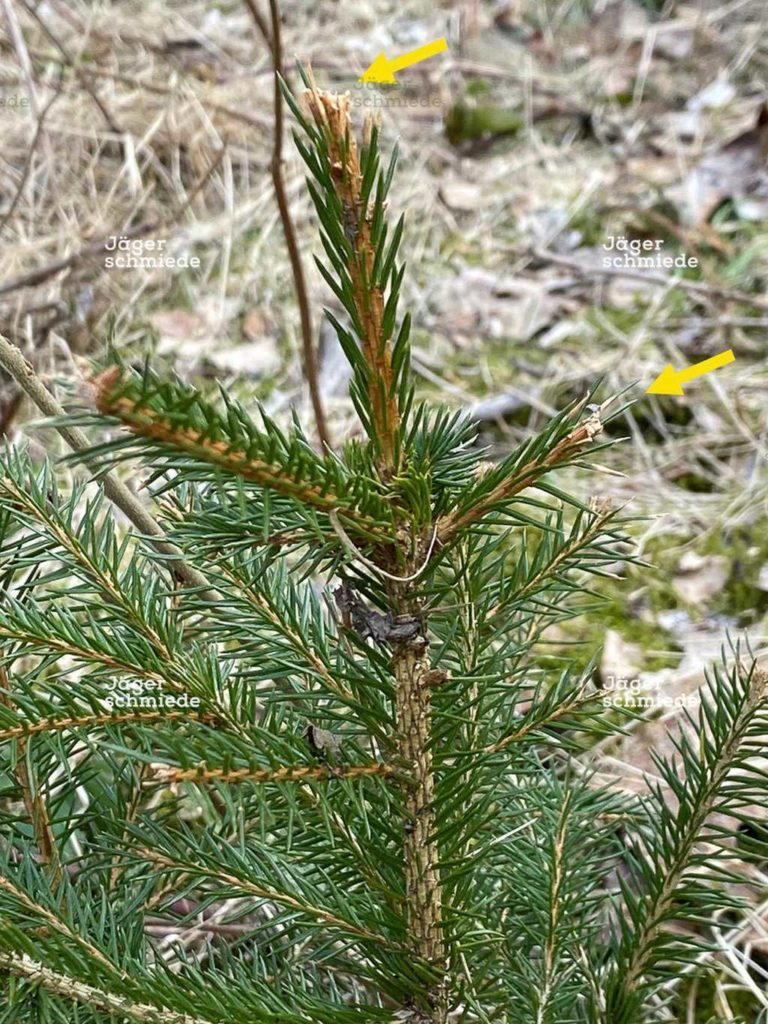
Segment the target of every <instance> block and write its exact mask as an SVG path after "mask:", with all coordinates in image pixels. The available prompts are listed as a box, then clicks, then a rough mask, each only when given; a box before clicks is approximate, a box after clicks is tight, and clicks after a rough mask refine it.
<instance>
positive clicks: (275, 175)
mask: <svg viewBox="0 0 768 1024" xmlns="http://www.w3.org/2000/svg"><path fill="white" fill-rule="evenodd" d="M246 7H247V8H248V10H249V11H250V13H251V16H252V18H253V20H254V22H255V23H256V27H257V28H258V30H259V32H260V33H261V34H262V36H263V38H264V41H265V42H266V44H267V46H268V47H269V48H270V53H271V55H272V67H273V71H274V79H275V84H274V94H273V104H274V115H275V127H274V140H273V148H272V159H271V161H270V172H271V175H272V184H273V186H274V189H275V199H276V200H277V207H278V210H279V212H280V223H281V224H282V226H283V234H284V236H285V244H286V247H287V249H288V258H289V260H290V263H291V273H292V274H293V281H294V286H295V288H296V301H297V302H298V306H299V318H300V320H301V339H302V351H303V356H304V375H305V377H306V380H307V387H308V388H309V396H310V400H311V402H312V409H313V412H314V415H315V424H316V426H317V436H318V439H319V441H320V444H321V445H322V446H323V447H324V448H328V449H330V448H332V447H333V444H332V440H331V435H330V433H329V430H328V421H327V418H326V415H325V409H324V408H323V401H322V397H321V395H320V373H319V368H318V362H317V345H316V344H315V339H314V336H313V333H312V316H311V313H310V309H309V296H308V294H307V282H306V279H305V277H304V265H303V263H302V259H301V253H300V252H299V246H298V242H297V240H296V229H295V228H294V225H293V220H292V218H291V209H290V205H289V203H288V195H287V192H286V188H285V180H284V178H283V138H284V136H285V128H284V110H283V93H282V90H281V86H280V80H281V78H284V77H285V76H284V74H283V44H282V38H281V35H280V10H279V8H278V5H277V0H269V13H270V21H271V23H272V27H271V30H270V28H269V26H268V25H267V23H266V21H265V19H264V18H263V16H262V14H261V12H260V11H259V9H258V7H257V5H256V2H255V0H246Z"/></svg>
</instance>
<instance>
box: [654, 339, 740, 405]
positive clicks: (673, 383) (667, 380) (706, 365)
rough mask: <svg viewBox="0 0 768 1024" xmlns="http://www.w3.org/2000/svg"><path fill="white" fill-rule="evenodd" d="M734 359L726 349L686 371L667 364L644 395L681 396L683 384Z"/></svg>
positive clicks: (731, 353) (729, 350)
mask: <svg viewBox="0 0 768 1024" xmlns="http://www.w3.org/2000/svg"><path fill="white" fill-rule="evenodd" d="M735 358H736V356H735V355H734V354H733V352H732V351H731V349H726V350H725V352H718V354H717V355H716V356H712V357H711V358H710V359H704V360H703V361H702V362H700V363H694V364H693V366H689V367H688V368H687V369H686V370H675V369H674V367H673V366H672V364H671V363H668V364H667V365H666V366H665V367H664V369H663V370H662V371H661V373H660V374H659V376H658V377H657V378H656V380H655V381H654V382H653V384H651V386H650V387H649V388H647V389H646V392H645V393H646V395H682V394H683V384H687V383H688V381H691V380H695V379H696V377H701V376H702V375H703V374H705V373H711V372H712V370H719V369H720V367H721V366H727V365H728V363H732V362H733V361H734V359H735Z"/></svg>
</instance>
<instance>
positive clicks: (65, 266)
mask: <svg viewBox="0 0 768 1024" xmlns="http://www.w3.org/2000/svg"><path fill="white" fill-rule="evenodd" d="M223 157H224V149H223V148H222V149H220V150H219V152H218V153H217V154H216V157H215V159H214V160H213V162H212V163H211V165H210V166H209V167H208V169H207V170H206V171H204V172H203V174H202V175H201V176H200V177H199V178H198V180H197V181H196V182H195V184H194V185H193V187H192V191H191V192H190V193H189V195H188V196H187V198H186V199H185V200H184V202H183V203H182V204H181V206H179V207H178V209H177V210H175V211H173V213H172V214H171V215H170V216H169V217H166V218H163V219H162V220H157V221H151V222H149V223H143V224H138V225H137V226H136V227H134V228H127V229H126V230H124V231H121V232H120V234H121V235H122V237H124V238H141V237H142V236H143V235H151V234H153V233H154V232H156V231H162V230H163V229H164V228H167V227H170V226H171V225H172V224H174V223H175V222H176V221H178V220H179V218H180V217H181V216H182V215H183V214H184V213H185V212H186V211H187V210H188V209H189V207H190V206H191V205H192V203H193V202H194V200H195V197H196V196H197V195H198V194H199V192H200V190H201V189H202V188H203V187H204V186H205V183H206V182H207V181H208V179H209V178H210V177H211V175H212V174H213V173H214V172H215V170H216V168H217V167H218V166H219V164H220V163H221V161H222V159H223ZM114 234H115V232H112V233H111V234H109V235H107V237H106V238H100V239H99V240H98V241H96V242H89V243H88V244H87V245H84V246H82V247H81V248H80V249H77V250H76V251H75V252H73V253H71V254H70V255H69V256H63V257H62V258H61V259H58V260H53V261H52V262H51V263H46V264H44V265H43V266H42V267H38V268H37V269H36V270H31V271H29V273H27V274H22V275H21V276H20V277H15V278H12V279H11V280H10V281H6V282H5V284H0V295H7V294H8V293H9V292H15V291H18V290H19V289H20V288H31V287H33V286H34V285H37V284H42V282H43V281H47V280H48V279H49V278H51V277H55V276H56V275H57V274H60V273H61V272H62V271H63V270H69V269H70V268H72V267H74V266H76V265H77V264H79V263H83V262H85V261H87V260H89V259H92V258H93V257H94V256H99V255H100V254H101V253H102V252H103V251H104V247H105V246H106V244H107V242H108V241H109V239H110V238H111V237H113V235H114Z"/></svg>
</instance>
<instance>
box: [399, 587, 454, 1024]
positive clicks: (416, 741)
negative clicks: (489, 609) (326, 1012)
mask: <svg viewBox="0 0 768 1024" xmlns="http://www.w3.org/2000/svg"><path fill="white" fill-rule="evenodd" d="M409 589H410V588H409V585H408V584H406V583H397V584H394V585H393V586H392V589H391V598H392V610H393V612H394V613H395V614H396V615H401V616H408V617H418V616H419V614H420V612H421V607H420V605H419V602H418V601H417V600H416V599H415V598H414V597H413V596H412V593H410V592H409ZM428 650H429V641H428V640H427V639H426V637H425V636H423V635H419V636H416V637H415V638H414V639H412V640H408V641H403V642H400V643H396V644H395V645H394V650H393V671H394V676H395V685H396V694H397V725H398V745H399V754H400V757H401V758H402V759H403V761H404V762H405V763H406V764H407V765H408V768H409V769H410V771H411V772H412V775H413V782H412V783H411V784H410V785H409V786H408V791H407V796H406V820H405V822H404V837H403V855H404V862H405V892H406V903H407V910H406V912H407V926H408V941H409V943H410V945H411V948H412V949H413V952H414V954H415V955H416V956H418V957H419V958H420V959H423V960H426V961H427V962H429V963H430V964H432V965H433V966H434V967H435V968H436V970H438V971H440V972H441V973H442V972H444V971H445V969H446V966H447V965H446V949H445V938H444V934H443V925H442V887H441V883H440V869H439V853H438V846H437V841H436V839H435V829H436V815H435V805H434V804H435V776H434V769H433V764H432V751H431V749H430V748H429V742H430V739H431V735H432V707H431V703H432V694H431V683H430V664H429V656H428ZM447 1013H448V1007H447V991H446V985H445V982H443V981H441V982H440V983H438V984H437V985H435V986H434V988H433V989H432V990H431V991H430V992H429V994H428V1005H427V1006H421V1007H418V1008H417V1007H414V1014H415V1015H414V1017H413V1020H414V1022H418V1024H445V1021H446V1018H447Z"/></svg>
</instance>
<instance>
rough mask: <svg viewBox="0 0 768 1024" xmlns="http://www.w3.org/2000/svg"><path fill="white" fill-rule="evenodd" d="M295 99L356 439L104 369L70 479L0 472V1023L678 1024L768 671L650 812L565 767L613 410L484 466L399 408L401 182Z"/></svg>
mask: <svg viewBox="0 0 768 1024" xmlns="http://www.w3.org/2000/svg"><path fill="white" fill-rule="evenodd" d="M304 85H305V87H306V88H305V91H304V93H303V96H302V99H301V102H300V103H296V102H294V100H293V98H292V97H291V96H290V94H288V93H287V94H286V96H287V99H288V101H289V102H290V104H291V107H292V110H293V114H294V116H295V119H296V122H297V136H296V144H297V145H298V147H299V150H300V152H301V155H302V157H303V159H304V161H305V163H306V165H307V168H308V172H309V176H308V188H309V191H310V194H311V197H312V201H313V203H314V208H315V210H316V214H317V220H318V225H319V232H320V241H321V243H322V255H321V257H320V258H319V259H318V261H317V263H318V267H319V270H320V273H321V274H322V276H323V278H324V279H325V281H326V282H327V285H328V287H329V289H330V291H331V293H332V294H333V296H334V310H335V312H334V311H328V317H329V319H330V320H331V323H332V324H333V327H334V328H335V330H336V332H337V334H338V337H339V341H340V343H341V346H342V348H343V350H344V353H345V356H346V358H347V360H348V361H349V363H350V366H351V370H352V377H351V383H350V396H351V400H352V403H353V404H354V408H355V410H356V413H357V416H358V418H359V422H360V433H359V435H358V436H356V437H354V438H353V439H352V440H350V441H349V442H348V443H347V444H346V446H345V447H344V449H343V450H342V451H339V452H331V451H322V452H318V451H317V450H316V449H315V447H313V444H312V442H311V440H310V437H309V434H308V432H306V431H305V430H304V428H303V427H302V425H301V424H299V423H298V422H294V423H292V424H291V425H290V427H288V428H287V429H286V428H285V427H284V426H281V425H278V423H277V422H275V420H274V419H273V418H271V417H270V416H269V415H267V414H266V413H264V412H260V413H258V414H257V415H252V413H251V411H249V410H247V409H246V408H244V407H243V406H242V405H240V404H238V402H236V401H234V400H233V399H232V398H231V396H230V395H229V394H228V393H227V392H226V391H224V390H222V392H221V394H220V395H218V396H217V397H216V398H215V399H213V400H212V399H210V398H209V397H205V396H204V395H202V394H201V393H199V392H198V391H197V390H195V389H194V388H193V387H191V386H190V385H189V384H187V383H185V382H183V381H182V380H179V379H165V378H164V377H163V376H160V375H158V374H156V373H155V372H153V371H152V370H151V369H150V368H149V367H148V368H146V369H145V370H144V371H143V372H136V371H134V370H130V369H127V368H125V367H122V366H115V367H111V368H109V369H107V370H106V371H105V372H103V373H102V374H101V375H100V376H99V378H98V380H97V384H96V389H97V403H96V404H97V407H98V412H95V411H94V410H90V411H88V412H84V413H82V414H78V415H79V421H80V425H81V426H87V427H88V429H89V431H90V434H89V436H90V437H91V440H92V445H91V447H90V449H89V451H88V454H87V463H86V465H87V468H88V469H89V470H90V471H91V472H94V471H95V482H94V480H93V479H89V478H87V477H84V476H83V475H82V474H83V472H84V467H83V466H82V465H79V466H78V467H77V470H76V473H75V477H76V482H75V484H74V485H72V486H71V487H69V486H66V487H65V486H63V485H62V475H61V473H60V472H59V469H58V468H57V466H56V465H55V464H54V463H52V462H47V463H41V462H40V461H39V460H36V459H34V458H33V457H32V455H31V454H30V453H28V452H27V451H25V450H22V449H16V450H13V449H8V450H6V452H5V455H4V462H3V466H2V478H1V480H0V512H1V519H0V527H1V528H2V540H1V545H0V567H1V568H2V600H1V602H0V666H2V669H1V672H2V675H1V676H0V756H1V761H0V768H1V770H2V774H0V785H1V786H2V791H1V792H0V991H1V995H0V1002H1V1003H2V1020H3V1022H8V1024H10V1022H23V1024H32V1022H36V1024H37V1022H46V1024H48V1022H51V1024H53V1022H62V1024H63V1022H78V1024H124V1022H152V1024H243V1022H246V1021H247V1022H248V1024H306V1022H313V1024H355V1022H359V1024H375V1022H377V1021H381V1022H389V1024H396V1022H400V1024H407V1022H410V1024H446V1022H448V1021H451V1022H456V1024H458V1022H462V1024H463V1022H484V1024H641V1022H664V1021H675V1020H677V1019H678V1013H679V1007H680V1002H679V1000H680V993H681V991H683V987H682V986H683V984H684V981H685V978H686V977H688V976H690V975H691V974H692V973H693V972H695V971H698V970H701V969H706V968H707V966H708V964H711V962H712V957H713V954H714V942H713V939H712V932H711V930H710V924H711V922H712V920H713V917H714V915H715V914H718V913H721V912H726V911H728V912H733V913H737V912H738V906H739V900H738V897H737V895H736V894H734V890H733V888H732V887H731V886H730V880H731V875H730V873H729V872H730V865H731V863H732V858H733V856H734V855H735V854H734V850H735V848H736V843H737V841H738V842H739V843H740V846H739V853H738V855H739V857H740V858H741V859H742V860H744V859H748V858H749V857H755V858H759V857H761V856H764V855H765V847H764V844H763V843H762V842H760V841H758V839H759V837H758V838H754V839H751V840H749V841H748V842H747V841H745V840H744V837H740V836H739V834H738V823H739V821H740V819H741V816H743V808H744V807H745V806H746V805H747V804H749V803H754V802H756V801H760V800H764V799H765V797H766V789H767V788H768V785H767V784H766V780H765V776H764V774H763V773H762V772H761V770H760V769H759V766H758V765H757V764H755V762H754V760H753V759H754V755H755V754H757V753H758V752H759V748H760V736H761V730H764V729H765V725H766V723H765V705H764V690H765V677H764V675H763V674H761V672H760V671H758V670H757V669H756V668H755V667H754V664H753V662H752V661H751V660H750V659H749V658H747V657H744V656H742V655H741V653H740V652H738V651H736V652H734V656H733V657H731V658H730V659H729V660H728V661H727V663H724V665H723V667H722V668H716V669H713V670H712V672H711V673H710V675H709V679H708V684H707V686H706V688H705V690H704V692H703V699H702V703H701V707H700V709H699V711H698V712H695V713H694V712H689V713H686V716H687V717H685V716H684V722H683V728H682V731H681V732H680V733H679V734H675V756H674V758H673V759H671V760H670V759H665V758H663V757H658V758H657V761H656V766H655V775H654V777H653V779H652V780H650V781H649V786H648V790H647V792H646V793H645V795H643V796H640V797H637V798H633V799H630V798H629V797H627V796H623V795H621V794H619V793H617V792H615V791H612V790H610V789H606V788H605V787H603V786H601V784H600V781H599V779H597V778H595V777H594V776H593V775H592V774H591V773H590V769H589V752H590V749H591V748H592V747H593V746H594V745H595V744H596V743H598V742H600V743H602V744H605V743H608V742H610V737H611V735H612V734H615V733H616V732H617V731H618V730H620V729H621V728H622V727H624V726H625V725H626V724H627V718H626V717H625V716H622V715H621V713H620V710H619V709H615V708H612V709H606V708H605V707H604V706H603V701H602V700H601V694H600V692H599V690H598V689H597V688H596V686H595V682H594V672H593V668H592V666H588V667H587V668H583V667H579V666H580V664H581V662H580V661H574V663H573V664H570V665H569V664H568V663H566V662H565V661H563V662H562V664H561V666H560V667H559V668H557V667H556V668H554V669H553V667H552V666H553V664H555V659H554V658H553V657H552V648H550V647H547V646H546V640H547V638H548V636H549V635H551V634H550V633H549V632H548V631H551V629H552V627H553V626H555V625H557V624H562V623H564V622H565V621H566V620H568V619H569V618H574V617H575V616H577V615H580V614H583V613H584V602H585V598H586V597H588V595H589V594H591V593H595V592H596V593H598V594H599V589H600V576H601V575H602V574H605V573H606V572H608V571H609V570H610V567H611V565H612V564H613V563H615V561H616V559H617V557H619V555H620V556H621V557H623V558H626V557H628V556H627V553H626V547H625V538H624V533H623V532H622V531H623V529H624V526H623V524H622V514H621V513H620V511H618V510H616V509H614V508H612V507H609V506H606V505H605V504H600V503H593V504H591V505H585V504H583V503H581V502H580V501H579V500H578V499H577V498H575V497H573V496H571V495H570V494H568V493H567V492H566V491H565V490H563V489H562V488H563V486H564V481H565V479H566V477H564V475H563V473H562V471H563V470H564V469H565V468H566V467H571V470H570V474H568V475H567V477H572V475H573V474H574V473H575V472H579V473H581V474H584V475H585V476H586V477H588V475H589V474H590V473H591V472H593V470H592V469H591V468H590V466H591V464H592V461H593V459H594V454H595V452H597V451H599V449H600V447H601V445H602V444H603V443H604V440H603V438H604V434H603V425H604V423H603V421H604V418H605V408H604V406H599V405H598V406H597V407H596V408H591V409H588V408H587V403H588V402H591V401H592V400H593V398H594V396H592V395H587V396H585V397H584V398H583V399H582V400H581V401H578V402H576V403H574V404H573V405H571V406H569V407H568V408H565V409H564V410H562V411H561V412H559V413H558V414H557V415H556V416H554V417H553V418H552V419H551V421H550V422H548V423H547V424H546V426H545V427H544V429H542V430H541V431H540V432H538V433H535V434H531V435H530V436H529V437H527V439H526V440H524V442H523V443H521V444H520V445H519V446H518V447H517V448H516V449H515V450H514V451H512V452H511V453H510V454H508V455H507V456H506V457H504V458H503V459H501V461H499V462H497V463H496V464H495V465H491V464H489V463H488V461H487V455H486V453H485V452H484V451H483V450H482V449H481V448H480V447H479V446H478V444H477V440H476V437H475V429H474V427H473V425H472V423H471V421H470V420H468V419H467V418H466V416H465V415H463V414H461V413H453V412H449V411H446V410H445V409H443V408H440V407H435V406H434V405H432V404H430V403H424V402H421V401H419V400H417V398H416V397H415V393H414V380H413V375H412V372H411V367H410V355H409V329H410V320H409V317H408V315H407V314H404V313H403V312H402V310H401V302H400V293H401V290H402V284H403V279H404V275H405V272H406V271H405V266H404V264H403V263H402V262H401V257H400V250H401V243H402V239H403V237H404V230H405V229H404V222H403V220H402V219H400V220H399V221H397V223H395V224H393V223H392V222H391V220H390V217H389V214H388V207H387V202H388V194H389V193H390V190H391V188H392V187H393V182H394V174H395V160H394V158H393V159H391V160H389V161H388V162H386V163H385V162H382V156H381V150H380V146H381V140H380V133H379V128H378V127H377V125H376V124H375V123H372V122H367V123H366V124H365V126H364V128H363V131H362V135H361V136H360V137H359V138H358V137H357V136H356V134H355V129H354V127H353V125H352V124H351V120H350V101H349V99H348V98H346V97H343V96H341V97H340V96H334V95H330V94H328V93H324V92H321V91H320V90H318V89H317V87H316V86H315V85H314V82H313V81H312V80H311V79H310V78H309V77H306V76H305V78H304ZM76 421H77V416H74V415H73V416H72V417H70V419H69V420H68V422H70V423H72V422H76ZM126 464H127V465H126ZM107 467H111V468H112V469H113V470H116V471H119V472H122V473H123V474H125V473H131V472H133V471H134V470H135V469H136V468H137V467H140V468H141V472H142V473H143V477H142V479H143V480H145V481H146V479H147V478H149V480H150V487H151V490H152V491H153V493H154V499H155V506H154V507H155V510H156V512H157V516H158V518H159V520H160V522H161V524H162V526H163V529H164V531H165V533H166V534H167V538H168V541H169V542H171V543H172V545H174V547H173V548H172V549H171V548H170V547H168V546H165V547H163V546H160V547H159V548H158V546H157V544H156V543H153V538H152V537H151V536H149V535H146V536H145V535H142V534H140V533H139V532H137V531H131V530H129V529H127V528H126V525H125V523H124V521H123V520H122V519H118V518H117V517H116V513H115V512H114V511H113V509H112V507H111V506H110V505H109V504H108V503H107V501H106V500H105V498H104V495H103V493H102V491H101V489H100V486H99V482H98V481H99V474H100V473H101V472H102V471H104V470H105V469H106V468H107ZM131 467H133V469H132V468H131ZM171 551H173V552H177V553H178V552H179V551H180V552H181V557H183V559H184V564H185V565H186V566H187V567H191V568H193V569H194V570H195V573H194V574H191V573H190V572H189V571H187V572H185V573H180V572H179V569H178V566H179V558H178V556H177V554H172V553H169V552H171ZM195 579H199V580H201V582H200V583H199V585H197V584H195V583H194V582H193V581H194V580H195ZM587 613H588V614H599V610H595V611H591V612H587ZM545 652H546V653H547V654H548V655H549V656H548V657H546V658H545V657H544V656H543V654H544V653H545Z"/></svg>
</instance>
